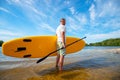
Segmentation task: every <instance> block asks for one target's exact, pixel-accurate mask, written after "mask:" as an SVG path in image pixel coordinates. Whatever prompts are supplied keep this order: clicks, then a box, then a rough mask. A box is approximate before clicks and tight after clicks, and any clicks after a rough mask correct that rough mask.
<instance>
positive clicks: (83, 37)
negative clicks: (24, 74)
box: [36, 37, 86, 63]
mask: <svg viewBox="0 0 120 80" xmlns="http://www.w3.org/2000/svg"><path fill="white" fill-rule="evenodd" d="M85 38H86V37H83V38H81V39H78V40H76V41H74V42H72V43H70V44H68V45H66V46H65V48H67V47H68V46H70V45H72V44H74V43H76V42H79V41H81V40H83V39H85ZM61 49H63V47H62V48H59V49H57V50H55V51H53V52H51V53H49V54H48V55H46V56H45V57H43V58H41V59H39V60H38V61H37V62H36V63H39V62H41V61H43V60H44V59H46V58H47V57H48V56H50V55H51V54H53V53H55V52H57V51H59V50H61Z"/></svg>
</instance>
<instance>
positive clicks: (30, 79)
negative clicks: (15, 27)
mask: <svg viewBox="0 0 120 80" xmlns="http://www.w3.org/2000/svg"><path fill="white" fill-rule="evenodd" d="M118 49H119V50H120V47H111V46H107V47H101V46H97V47H94V46H87V47H85V48H84V49H83V50H81V51H80V52H77V53H75V54H70V55H67V56H66V58H65V63H64V66H63V68H64V71H63V72H62V73H58V72H57V71H56V69H55V67H54V66H55V57H54V58H47V59H46V60H44V61H43V62H41V63H40V64H36V63H35V62H36V61H18V60H24V59H17V58H12V57H7V56H4V55H3V54H1V50H0V61H3V62H1V63H0V80H14V79H18V80H51V79H52V80H120V54H116V50H118ZM6 61H7V62H6ZM8 61H9V62H8ZM31 64H32V65H31ZM8 69H10V70H8ZM18 73H19V74H18ZM23 74H24V75H23ZM19 77H20V78H19Z"/></svg>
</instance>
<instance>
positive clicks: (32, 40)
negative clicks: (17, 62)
mask: <svg viewBox="0 0 120 80" xmlns="http://www.w3.org/2000/svg"><path fill="white" fill-rule="evenodd" d="M78 39H80V38H76V37H66V45H68V44H70V43H72V42H74V41H76V40H78ZM56 42H57V37H56V36H29V37H23V38H17V39H14V40H10V41H7V42H4V43H3V45H2V53H3V54H4V55H6V56H11V57H17V58H28V57H29V58H41V57H44V56H46V55H47V54H49V53H50V52H52V51H54V50H57V48H56V46H57V45H56ZM84 46H85V42H84V40H81V41H79V42H76V43H74V44H72V45H70V46H69V47H67V48H66V54H71V53H75V52H77V51H80V50H81V49H83V48H84ZM56 54H57V52H56V53H54V54H52V55H51V56H56Z"/></svg>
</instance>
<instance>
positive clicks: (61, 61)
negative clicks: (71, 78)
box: [59, 55, 64, 71]
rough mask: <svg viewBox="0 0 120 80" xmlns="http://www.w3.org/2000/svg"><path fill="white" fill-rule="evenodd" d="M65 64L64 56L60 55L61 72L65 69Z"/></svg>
mask: <svg viewBox="0 0 120 80" xmlns="http://www.w3.org/2000/svg"><path fill="white" fill-rule="evenodd" d="M63 62H64V55H60V59H59V71H62V69H63Z"/></svg>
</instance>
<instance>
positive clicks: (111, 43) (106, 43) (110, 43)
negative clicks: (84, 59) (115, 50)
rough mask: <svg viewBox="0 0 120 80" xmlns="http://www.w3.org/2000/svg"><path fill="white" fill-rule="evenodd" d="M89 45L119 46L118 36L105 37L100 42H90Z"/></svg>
mask: <svg viewBox="0 0 120 80" xmlns="http://www.w3.org/2000/svg"><path fill="white" fill-rule="evenodd" d="M89 46H120V38H115V39H107V40H104V41H102V42H96V43H90V44H89Z"/></svg>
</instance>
